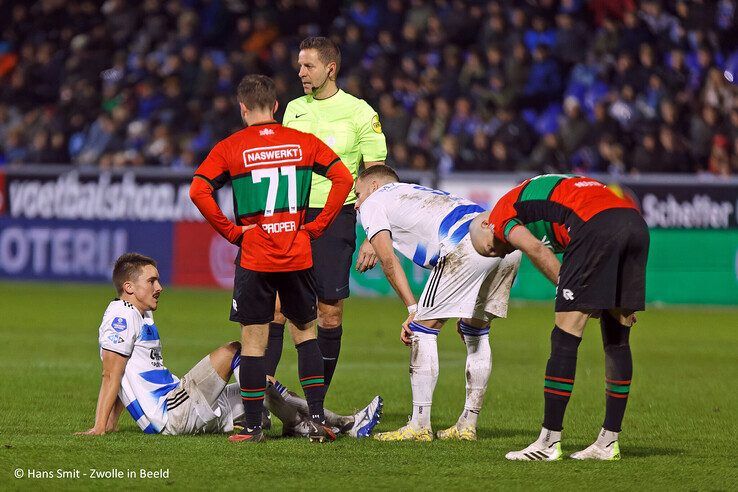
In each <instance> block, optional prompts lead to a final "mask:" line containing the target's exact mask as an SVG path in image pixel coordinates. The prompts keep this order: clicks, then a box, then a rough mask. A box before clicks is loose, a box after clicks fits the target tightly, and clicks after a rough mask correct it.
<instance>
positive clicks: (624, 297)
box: [556, 208, 650, 312]
mask: <svg viewBox="0 0 738 492" xmlns="http://www.w3.org/2000/svg"><path fill="white" fill-rule="evenodd" d="M649 243H650V238H649V234H648V226H647V225H646V221H645V220H643V217H641V214H639V213H638V212H637V211H636V210H633V209H627V208H613V209H608V210H603V211H602V212H600V213H598V214H597V215H595V216H594V217H592V218H591V219H590V220H589V221H587V222H585V223H584V224H583V225H582V226H581V227H580V228H578V229H577V230H576V231H572V240H571V242H570V243H569V245H568V246H567V248H566V250H565V251H564V257H563V260H562V263H561V271H560V272H559V286H558V288H557V289H556V312H565V311H594V310H602V309H613V308H621V309H623V310H629V311H642V310H643V309H644V307H645V303H646V261H647V260H648V247H649Z"/></svg>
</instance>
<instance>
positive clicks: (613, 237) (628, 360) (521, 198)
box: [469, 174, 649, 461]
mask: <svg viewBox="0 0 738 492" xmlns="http://www.w3.org/2000/svg"><path fill="white" fill-rule="evenodd" d="M469 230H470V234H471V238H472V243H473V245H474V248H475V249H476V251H477V252H478V253H479V254H481V255H483V256H505V255H506V254H507V253H509V252H511V251H514V250H516V249H519V250H521V251H522V252H523V253H525V254H526V255H527V256H528V257H529V258H530V260H531V261H532V262H533V264H534V265H536V267H537V268H538V269H539V270H540V271H541V272H542V273H543V274H544V275H545V276H546V277H547V278H548V279H549V280H551V282H553V283H554V285H556V286H557V288H556V325H555V326H554V329H553V331H552V332H551V356H550V358H549V360H548V365H547V366H546V378H545V382H544V389H543V391H544V393H543V396H544V398H545V411H544V420H543V428H542V429H541V434H540V436H539V438H538V439H537V440H536V441H535V442H534V443H533V444H531V445H530V446H528V447H527V448H525V449H523V450H521V451H513V452H510V453H508V454H507V455H506V457H507V458H508V459H512V460H545V461H551V460H556V459H560V458H561V454H562V453H561V444H560V440H561V430H562V428H563V421H564V412H565V410H566V405H567V403H568V401H569V397H570V396H571V392H572V389H573V387H574V374H575V371H576V362H577V351H578V348H579V343H580V342H581V337H582V333H583V332H584V326H585V324H586V322H587V319H588V318H589V317H590V316H591V317H598V318H600V327H601V331H602V340H603V345H604V348H605V377H606V401H605V404H606V405H605V420H604V423H603V426H602V430H601V432H600V434H599V435H598V438H597V440H596V441H595V442H594V443H593V444H592V445H591V446H589V447H588V448H586V449H584V450H582V451H579V452H577V453H574V454H573V455H572V457H573V458H575V459H599V460H615V459H620V447H619V444H618V434H619V432H620V430H621V424H622V421H623V416H624V415H625V405H626V402H627V401H628V394H629V392H630V382H631V378H632V374H633V362H632V356H631V350H630V342H629V336H630V328H631V327H632V325H633V323H635V314H634V313H635V312H636V311H642V310H643V309H644V307H645V297H646V261H647V259H648V247H649V234H648V226H647V225H646V222H645V221H644V220H643V217H641V215H640V213H639V212H638V209H637V208H636V206H635V204H634V203H633V202H632V201H631V200H630V199H628V198H623V197H620V196H618V195H616V194H615V193H614V192H613V191H612V190H610V189H609V188H608V187H607V186H605V185H604V184H602V183H600V182H599V181H596V180H594V179H591V178H586V177H583V176H573V175H560V174H547V175H543V176H537V177H535V178H531V179H529V180H526V181H524V182H523V183H521V184H520V185H518V186H516V187H515V188H513V189H512V190H510V191H509V192H507V193H506V194H505V195H504V196H503V197H502V198H500V200H499V201H498V202H497V204H496V205H495V206H494V208H493V209H492V211H491V212H485V213H483V214H480V215H479V216H477V217H476V218H475V219H474V221H473V222H472V225H471V227H470V229H469ZM554 253H563V259H562V262H561V263H559V261H558V259H557V258H556V256H555V254H554Z"/></svg>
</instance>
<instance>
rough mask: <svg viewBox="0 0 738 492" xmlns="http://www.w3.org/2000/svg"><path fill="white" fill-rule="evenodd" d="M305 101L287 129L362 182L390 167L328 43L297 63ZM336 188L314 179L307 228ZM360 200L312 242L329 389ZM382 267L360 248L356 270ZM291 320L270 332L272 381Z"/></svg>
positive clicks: (287, 117) (366, 247) (310, 47)
mask: <svg viewBox="0 0 738 492" xmlns="http://www.w3.org/2000/svg"><path fill="white" fill-rule="evenodd" d="M298 63H299V65H300V71H299V73H298V75H299V76H300V80H301V82H302V88H303V90H304V91H305V95H304V96H302V97H298V98H297V99H294V100H293V101H291V102H290V103H289V104H287V107H286V108H285V110H284V118H283V120H282V124H283V125H284V126H286V127H290V128H295V129H297V130H300V131H303V132H306V133H312V134H313V135H315V136H317V137H318V138H320V139H321V140H322V141H323V142H325V143H326V144H327V145H328V146H329V147H330V148H331V149H333V151H334V152H335V153H336V154H338V156H339V157H340V158H341V161H342V162H343V163H344V164H345V165H346V167H348V169H349V171H350V172H351V174H352V175H353V177H354V180H355V179H356V175H357V172H358V168H359V166H360V164H361V163H363V165H364V166H365V167H370V166H374V165H377V164H384V160H385V158H386V157H387V143H386V141H385V138H384V134H383V133H382V125H381V124H380V123H379V115H378V114H377V112H376V111H374V109H372V107H371V106H369V104H367V103H366V101H364V100H363V99H358V98H356V97H354V96H352V95H351V94H347V93H346V92H344V91H342V90H341V89H339V88H338V86H337V85H336V77H337V75H338V70H339V69H340V67H341V52H340V50H339V48H338V46H337V45H336V43H334V42H333V41H331V40H330V39H328V38H324V37H311V38H306V39H305V40H303V41H302V43H300V53H299V55H298ZM330 188H331V184H330V181H329V180H327V179H325V178H324V177H323V176H318V175H317V174H313V178H312V184H311V188H310V202H309V204H308V207H309V208H308V210H307V215H306V219H305V221H306V222H310V221H311V220H313V219H314V218H315V217H316V216H317V215H318V214H319V213H320V211H321V210H322V209H323V207H324V206H325V203H326V198H327V197H328V192H329V191H330ZM354 202H356V195H355V194H354V192H353V190H352V191H351V193H349V195H348V197H347V198H346V202H345V203H344V206H343V208H342V209H341V212H340V213H339V214H338V217H336V219H335V221H334V222H333V224H331V225H330V226H329V227H328V229H326V231H325V232H324V233H323V235H322V236H321V237H320V238H319V239H317V240H315V241H313V243H312V252H313V269H314V273H315V279H316V284H317V285H316V290H317V294H318V344H319V346H320V351H321V353H322V354H323V364H324V369H325V388H326V391H327V390H328V385H329V384H330V382H331V379H332V378H333V372H334V371H335V369H336V364H337V362H338V354H339V352H340V350H341V335H342V334H343V300H344V299H346V298H347V297H348V296H349V272H350V270H351V258H352V256H353V254H354V250H355V249H356V211H355V210H354V205H353V204H354ZM376 262H377V257H376V255H375V254H374V250H373V249H372V247H371V245H370V244H369V242H368V241H365V242H364V244H362V245H361V247H360V248H359V258H358V260H357V268H360V269H361V271H363V270H364V269H366V268H372V267H373V266H374V265H375V264H376ZM284 324H285V317H284V316H283V315H282V313H281V312H279V307H278V308H277V312H276V313H275V315H274V321H273V322H272V323H271V324H270V325H269V346H268V348H267V353H266V356H267V357H266V358H267V373H268V374H269V375H272V376H273V375H274V373H275V372H276V369H277V365H278V364H279V359H280V357H281V355H282V342H283V339H284Z"/></svg>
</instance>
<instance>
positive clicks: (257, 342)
mask: <svg viewBox="0 0 738 492" xmlns="http://www.w3.org/2000/svg"><path fill="white" fill-rule="evenodd" d="M239 345H241V353H242V354H243V355H246V356H250V357H261V356H262V355H264V353H265V352H266V347H267V340H261V339H257V338H254V337H249V338H247V339H245V340H243V341H242V342H241V344H239Z"/></svg>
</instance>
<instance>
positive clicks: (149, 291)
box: [79, 253, 382, 437]
mask: <svg viewBox="0 0 738 492" xmlns="http://www.w3.org/2000/svg"><path fill="white" fill-rule="evenodd" d="M113 283H114V285H115V288H116V290H117V293H118V298H117V299H114V300H113V301H111V302H110V304H109V305H108V308H107V309H106V311H105V314H104V315H103V320H102V323H101V325H100V331H99V343H100V357H101V359H102V364H103V374H102V382H101V384H100V393H99V396H98V401H97V410H96V412H95V424H94V426H93V427H92V428H91V429H89V430H87V431H86V432H81V433H79V434H86V435H102V434H105V433H107V432H114V431H116V430H117V427H118V420H119V418H120V415H121V413H122V412H123V410H124V409H127V410H128V412H129V413H130V414H131V416H132V417H133V420H135V421H136V423H137V424H138V426H139V427H141V429H142V430H143V431H144V432H146V433H148V434H158V433H161V434H172V435H176V434H197V433H206V432H207V433H218V432H230V431H231V430H233V421H234V419H237V418H238V417H239V416H241V415H242V414H243V405H242V403H241V391H240V386H239V385H238V383H234V384H227V382H228V381H229V380H230V378H231V375H232V374H235V375H236V377H237V375H238V371H235V373H234V369H236V368H237V367H238V365H239V362H240V351H241V344H240V343H239V342H231V343H228V344H226V345H223V346H221V347H219V348H217V349H215V350H214V351H213V352H211V353H210V354H208V355H206V356H205V357H204V358H203V359H202V360H200V362H198V363H197V364H196V365H195V367H193V368H192V369H191V370H190V371H189V372H187V374H185V375H184V377H183V378H182V379H181V380H180V379H179V378H177V376H175V375H173V374H172V373H171V372H170V371H169V369H167V368H166V366H165V365H164V359H163V357H162V344H161V340H160V339H159V332H158V329H157V327H156V324H155V323H154V320H153V311H155V310H156V308H157V307H158V305H159V296H160V295H161V292H162V286H161V283H160V281H159V272H158V270H157V268H156V262H155V261H154V260H153V259H151V258H149V257H146V256H143V255H140V254H136V253H127V254H124V255H122V256H121V257H120V258H118V260H117V261H116V263H115V268H114V269H113ZM270 383H272V384H269V385H268V388H267V391H266V404H267V405H268V406H269V407H270V409H271V410H272V412H273V413H274V414H275V415H276V416H277V417H279V418H280V419H281V420H282V421H283V423H284V426H283V433H284V434H285V435H304V436H307V435H308V425H307V424H308V423H309V422H310V415H309V413H308V408H307V402H305V400H303V399H301V398H299V397H298V396H297V395H295V394H294V393H290V392H288V391H287V389H286V388H284V386H282V385H281V384H279V382H278V381H275V380H271V381H270ZM381 411H382V401H381V398H379V397H377V398H375V399H374V400H373V401H372V402H371V403H370V404H369V405H368V406H367V407H366V408H364V409H362V410H361V411H360V412H358V413H357V414H355V415H350V416H341V415H336V414H334V413H332V412H330V411H326V424H327V425H330V426H332V427H333V428H334V430H336V431H339V432H343V433H346V434H348V435H350V436H354V437H366V436H368V435H369V434H370V433H371V431H372V429H373V428H374V426H375V425H376V424H377V423H378V422H379V418H380V416H381Z"/></svg>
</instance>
